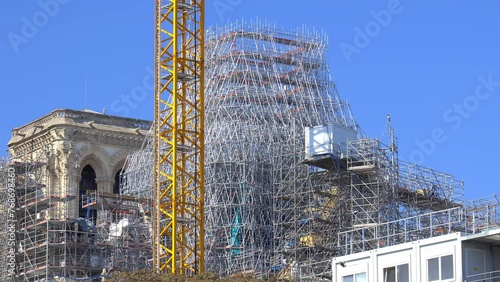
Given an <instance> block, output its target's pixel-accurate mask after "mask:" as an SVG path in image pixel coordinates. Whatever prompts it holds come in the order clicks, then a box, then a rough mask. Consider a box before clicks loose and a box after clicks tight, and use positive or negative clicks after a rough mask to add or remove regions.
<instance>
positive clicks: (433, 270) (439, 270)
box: [427, 255, 455, 281]
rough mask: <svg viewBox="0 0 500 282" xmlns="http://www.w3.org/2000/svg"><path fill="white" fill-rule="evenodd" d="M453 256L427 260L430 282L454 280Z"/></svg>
mask: <svg viewBox="0 0 500 282" xmlns="http://www.w3.org/2000/svg"><path fill="white" fill-rule="evenodd" d="M454 276H455V275H454V270H453V255H447V256H442V257H437V258H431V259H428V260H427V278H428V280H429V281H444V280H449V279H453V278H454Z"/></svg>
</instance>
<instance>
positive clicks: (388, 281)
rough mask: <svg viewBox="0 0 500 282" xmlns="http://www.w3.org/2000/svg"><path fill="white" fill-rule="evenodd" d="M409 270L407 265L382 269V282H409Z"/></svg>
mask: <svg viewBox="0 0 500 282" xmlns="http://www.w3.org/2000/svg"><path fill="white" fill-rule="evenodd" d="M409 281H410V268H409V265H408V264H407V263H405V264H400V265H396V266H393V267H386V268H384V282H409Z"/></svg>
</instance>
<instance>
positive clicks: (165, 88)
mask: <svg viewBox="0 0 500 282" xmlns="http://www.w3.org/2000/svg"><path fill="white" fill-rule="evenodd" d="M155 1H156V35H155V113H154V126H155V140H154V151H153V153H154V183H153V210H152V213H153V215H152V216H153V218H152V222H153V263H154V268H156V270H157V271H159V272H166V271H168V272H172V273H175V274H180V275H192V274H195V273H201V272H203V270H204V269H203V267H204V240H203V239H204V211H203V207H204V193H205V191H204V97H203V92H204V37H205V34H204V33H205V32H204V30H205V29H204V28H205V27H204V10H205V7H204V1H203V0H155Z"/></svg>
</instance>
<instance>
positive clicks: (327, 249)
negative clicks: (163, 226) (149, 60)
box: [205, 23, 356, 278]
mask: <svg viewBox="0 0 500 282" xmlns="http://www.w3.org/2000/svg"><path fill="white" fill-rule="evenodd" d="M206 42H207V44H206V60H207V62H206V78H207V82H206V87H207V88H206V92H205V97H206V98H205V100H206V108H205V110H206V141H205V142H206V143H205V146H206V147H205V149H206V152H205V160H206V175H205V177H206V186H205V188H206V200H205V208H206V225H205V230H206V244H207V247H206V262H207V268H208V269H212V270H214V271H217V272H218V273H219V274H221V275H224V276H226V275H231V274H234V273H241V272H244V273H253V274H255V275H257V276H266V275H270V274H273V273H276V274H277V275H278V273H280V274H279V275H281V276H282V277H285V278H286V277H287V276H289V277H291V276H292V275H295V272H296V270H295V266H296V265H301V264H308V265H309V264H311V265H312V263H313V262H317V261H326V260H328V259H329V258H331V257H332V256H333V254H334V250H333V247H335V238H333V237H331V236H330V235H329V234H331V230H334V229H336V228H337V227H336V225H335V223H337V222H338V219H337V218H335V217H336V213H335V212H334V211H335V209H336V206H337V200H336V197H337V195H336V193H337V190H336V188H335V186H334V185H332V183H331V182H332V181H333V182H335V180H332V176H331V175H329V174H325V173H315V172H314V171H312V170H311V169H310V167H309V166H308V165H306V164H303V163H302V161H303V157H304V141H303V140H304V128H305V127H306V126H313V125H321V124H337V125H341V126H344V127H346V128H351V129H353V130H355V129H356V123H355V121H354V119H353V117H352V115H351V112H350V110H349V106H348V104H347V103H346V102H344V101H342V100H341V99H340V98H339V96H338V94H337V92H336V89H335V85H334V84H333V82H332V80H331V79H330V76H329V70H328V65H327V63H326V58H325V55H326V37H325V36H324V35H322V34H319V33H315V32H309V31H307V30H305V29H304V30H296V31H283V30H278V29H276V28H275V27H272V26H269V25H266V24H262V23H235V24H231V25H228V26H225V27H222V28H219V29H215V30H210V31H209V32H208V37H207V40H206ZM327 265H328V263H323V264H320V266H318V267H319V268H321V271H324V269H326V268H327V267H328V266H327ZM310 271H312V270H311V269H308V270H305V271H304V273H303V274H304V275H305V274H306V272H310Z"/></svg>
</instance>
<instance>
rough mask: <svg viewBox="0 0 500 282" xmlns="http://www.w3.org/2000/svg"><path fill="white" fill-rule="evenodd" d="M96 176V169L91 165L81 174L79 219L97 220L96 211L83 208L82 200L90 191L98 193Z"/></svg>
mask: <svg viewBox="0 0 500 282" xmlns="http://www.w3.org/2000/svg"><path fill="white" fill-rule="evenodd" d="M95 179H96V174H95V171H94V169H93V168H92V167H91V166H90V165H86V166H85V167H84V168H83V170H82V174H81V179H80V184H79V188H80V189H79V191H80V201H79V204H80V206H79V215H78V216H79V217H82V218H95V217H96V216H97V211H96V210H91V209H90V208H83V204H84V203H82V198H83V195H85V194H87V193H88V191H96V190H97V183H96V180H95Z"/></svg>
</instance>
